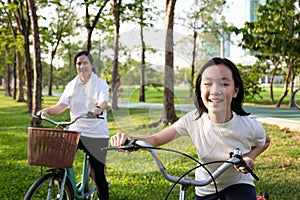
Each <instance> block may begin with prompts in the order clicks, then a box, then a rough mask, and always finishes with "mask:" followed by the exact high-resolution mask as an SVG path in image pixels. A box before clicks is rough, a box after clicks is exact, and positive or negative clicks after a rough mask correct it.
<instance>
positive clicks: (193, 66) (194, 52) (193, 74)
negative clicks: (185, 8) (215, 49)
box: [190, 22, 198, 97]
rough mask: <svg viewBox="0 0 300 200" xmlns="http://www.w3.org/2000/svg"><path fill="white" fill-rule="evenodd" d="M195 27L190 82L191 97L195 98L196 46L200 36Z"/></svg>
mask: <svg viewBox="0 0 300 200" xmlns="http://www.w3.org/2000/svg"><path fill="white" fill-rule="evenodd" d="M195 23H196V22H195ZM195 27H196V25H195ZM195 27H194V37H193V39H194V41H193V58H192V73H191V82H190V97H193V95H194V76H195V59H196V58H195V57H196V44H197V36H198V33H197V30H196V28H195Z"/></svg>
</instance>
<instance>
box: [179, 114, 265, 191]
mask: <svg viewBox="0 0 300 200" xmlns="http://www.w3.org/2000/svg"><path fill="white" fill-rule="evenodd" d="M197 116H198V113H197V111H196V110H194V111H191V112H189V113H187V114H186V115H184V116H183V117H182V118H181V119H179V120H178V121H177V122H175V123H174V127H175V129H176V130H177V132H178V133H179V134H180V135H183V136H189V137H190V138H191V139H192V141H193V143H194V145H195V147H196V151H197V155H198V158H199V161H200V162H201V163H202V164H204V163H207V162H212V161H220V160H222V161H223V160H227V159H229V153H230V152H233V150H234V149H235V148H237V147H238V148H240V149H241V150H242V152H243V154H246V153H248V152H249V151H250V150H251V148H252V147H253V146H257V147H261V146H263V145H264V144H265V140H266V132H265V130H264V128H263V126H262V124H261V123H260V122H258V121H257V120H255V119H253V118H250V117H249V116H239V115H237V114H236V113H234V112H233V118H232V119H231V120H230V121H228V122H226V123H224V124H215V123H213V122H212V121H211V120H210V119H209V117H208V114H207V113H203V114H202V116H201V117H200V118H199V119H198V120H195V119H196V118H197ZM220 165H221V164H212V165H207V166H206V167H207V168H208V169H209V171H210V172H214V171H215V169H217V167H219V166H220ZM208 176H209V174H208V173H207V172H206V171H205V170H204V169H203V168H202V167H200V168H198V169H197V170H196V180H203V179H205V178H207V177H208ZM216 183H217V188H218V191H220V190H223V189H225V188H226V187H228V186H230V185H233V184H239V183H246V184H250V185H254V182H253V177H252V176H251V175H250V174H243V173H239V172H237V171H236V170H235V169H234V168H233V167H231V168H229V169H227V171H226V172H225V173H224V174H222V175H221V176H220V177H218V178H217V179H216ZM215 192H216V190H215V186H214V184H213V183H211V184H209V185H207V186H204V187H196V194H197V195H198V196H206V195H209V194H213V193H215Z"/></svg>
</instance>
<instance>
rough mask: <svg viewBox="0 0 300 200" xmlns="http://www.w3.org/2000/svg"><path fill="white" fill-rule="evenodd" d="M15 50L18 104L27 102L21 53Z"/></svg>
mask: <svg viewBox="0 0 300 200" xmlns="http://www.w3.org/2000/svg"><path fill="white" fill-rule="evenodd" d="M15 50H16V69H17V99H16V101H17V102H25V99H24V88H23V85H24V81H23V69H22V61H21V53H20V51H19V49H18V48H16V49H15Z"/></svg>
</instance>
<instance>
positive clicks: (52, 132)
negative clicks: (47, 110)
mask: <svg viewBox="0 0 300 200" xmlns="http://www.w3.org/2000/svg"><path fill="white" fill-rule="evenodd" d="M34 117H38V118H40V119H41V120H46V121H47V122H50V123H52V124H54V125H56V128H37V127H29V128H28V163H29V165H33V166H42V167H50V169H48V170H47V171H46V173H45V174H44V175H42V176H41V177H39V178H38V179H37V180H36V181H35V182H34V183H33V184H32V185H31V187H30V188H29V190H28V191H27V193H26V195H25V198H24V200H34V199H43V200H45V199H46V200H73V199H77V200H83V199H84V200H85V199H97V198H98V196H97V192H96V187H95V185H94V184H93V182H92V181H90V176H89V158H88V155H87V154H86V153H85V152H84V156H83V157H84V158H83V166H82V173H81V180H80V182H78V183H77V182H76V176H75V170H74V167H73V161H74V157H75V154H76V150H77V145H78V142H79V137H80V133H78V132H75V131H68V130H67V128H68V126H69V125H71V124H73V123H74V122H75V121H77V120H78V119H80V118H96V117H95V116H94V115H93V114H92V113H90V112H89V113H87V114H84V115H82V116H79V117H77V118H76V119H75V120H73V121H71V122H56V121H54V120H52V119H50V118H48V117H47V116H46V115H45V114H42V115H41V116H34ZM98 118H102V117H98ZM57 128H60V129H57Z"/></svg>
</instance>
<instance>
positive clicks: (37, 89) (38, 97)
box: [27, 0, 43, 126]
mask: <svg viewBox="0 0 300 200" xmlns="http://www.w3.org/2000/svg"><path fill="white" fill-rule="evenodd" d="M27 3H28V8H29V11H30V20H31V26H32V27H31V29H32V37H33V49H34V54H33V61H34V62H33V69H34V87H33V97H34V98H33V101H32V114H35V113H37V112H38V111H39V110H41V108H42V81H43V77H42V61H41V47H40V38H39V26H38V17H37V14H36V6H35V3H34V0H27ZM40 124H41V122H40V120H38V119H37V118H35V117H32V119H31V126H39V125H40Z"/></svg>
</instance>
